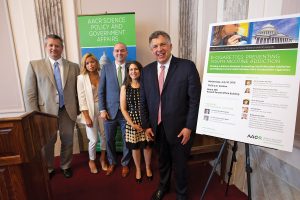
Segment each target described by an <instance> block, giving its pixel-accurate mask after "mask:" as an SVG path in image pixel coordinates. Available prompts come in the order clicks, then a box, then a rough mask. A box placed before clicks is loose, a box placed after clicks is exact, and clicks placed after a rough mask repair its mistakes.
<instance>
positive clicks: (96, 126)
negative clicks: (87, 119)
mask: <svg viewBox="0 0 300 200" xmlns="http://www.w3.org/2000/svg"><path fill="white" fill-rule="evenodd" d="M98 113H99V109H98V103H95V105H94V116H91V117H92V120H93V127H91V128H90V127H88V126H85V130H86V135H87V138H88V139H89V157H90V160H95V159H96V145H97V142H98V133H99V136H100V142H101V144H100V147H101V150H106V139H105V134H104V127H103V121H102V119H99V118H98Z"/></svg>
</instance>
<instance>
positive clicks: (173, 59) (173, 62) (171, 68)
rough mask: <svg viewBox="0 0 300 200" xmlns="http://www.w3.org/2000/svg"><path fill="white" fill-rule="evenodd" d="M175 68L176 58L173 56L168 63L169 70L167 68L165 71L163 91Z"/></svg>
mask: <svg viewBox="0 0 300 200" xmlns="http://www.w3.org/2000/svg"><path fill="white" fill-rule="evenodd" d="M176 69H177V62H176V58H175V57H174V56H173V57H172V60H171V63H170V66H169V70H168V73H167V77H166V80H165V82H164V87H163V91H164V89H165V88H166V87H167V85H168V83H169V82H170V79H171V78H172V76H173V75H174V72H175V71H176Z"/></svg>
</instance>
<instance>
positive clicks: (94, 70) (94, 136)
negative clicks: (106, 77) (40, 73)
mask: <svg viewBox="0 0 300 200" xmlns="http://www.w3.org/2000/svg"><path fill="white" fill-rule="evenodd" d="M99 70H100V65H99V62H98V59H97V58H96V57H95V56H94V55H93V54H91V53H87V54H85V55H84V56H83V58H82V60H81V69H80V75H79V76H78V77H77V92H78V100H79V107H80V111H81V119H82V122H83V123H85V124H86V134H87V138H88V139H89V145H88V151H89V159H90V160H89V167H90V171H91V173H93V174H96V173H98V170H97V167H96V163H95V160H96V144H97V142H98V132H99V133H100V140H101V156H100V164H101V168H102V170H104V171H106V170H107V162H106V139H105V134H104V128H103V122H102V120H101V119H100V118H98V113H99V109H98V84H99V80H100V74H99Z"/></svg>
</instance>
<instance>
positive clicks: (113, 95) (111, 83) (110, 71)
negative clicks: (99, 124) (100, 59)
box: [98, 63, 128, 119]
mask: <svg viewBox="0 0 300 200" xmlns="http://www.w3.org/2000/svg"><path fill="white" fill-rule="evenodd" d="M127 67H128V66H127V65H125V75H126V73H127ZM124 80H125V78H124ZM98 96H99V111H101V110H106V111H107V113H108V114H109V117H110V118H111V119H114V118H115V117H116V115H117V113H118V110H119V109H120V87H119V83H118V77H117V70H116V65H115V63H109V64H106V65H104V66H103V67H102V69H101V76H100V82H99V89H98Z"/></svg>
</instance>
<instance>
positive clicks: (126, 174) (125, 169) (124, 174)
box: [122, 166, 129, 178]
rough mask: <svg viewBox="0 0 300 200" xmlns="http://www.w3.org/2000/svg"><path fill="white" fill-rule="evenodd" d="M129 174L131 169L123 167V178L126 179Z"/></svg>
mask: <svg viewBox="0 0 300 200" xmlns="http://www.w3.org/2000/svg"><path fill="white" fill-rule="evenodd" d="M128 174H129V168H128V167H127V166H123V167H122V177H123V178H125V177H127V176H128Z"/></svg>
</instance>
